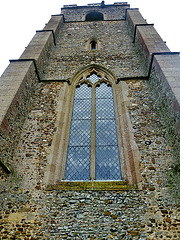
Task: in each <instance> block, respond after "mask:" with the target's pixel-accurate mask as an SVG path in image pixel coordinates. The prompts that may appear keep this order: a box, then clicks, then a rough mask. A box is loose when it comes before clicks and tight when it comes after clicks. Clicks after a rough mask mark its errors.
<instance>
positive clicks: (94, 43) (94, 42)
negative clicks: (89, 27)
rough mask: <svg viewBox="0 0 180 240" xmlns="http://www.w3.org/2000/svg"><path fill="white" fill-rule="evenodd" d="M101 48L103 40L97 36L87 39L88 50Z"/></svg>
mask: <svg viewBox="0 0 180 240" xmlns="http://www.w3.org/2000/svg"><path fill="white" fill-rule="evenodd" d="M100 49H101V42H100V41H99V40H98V39H96V38H91V39H89V40H88V41H87V45H86V50H88V51H94V50H100Z"/></svg>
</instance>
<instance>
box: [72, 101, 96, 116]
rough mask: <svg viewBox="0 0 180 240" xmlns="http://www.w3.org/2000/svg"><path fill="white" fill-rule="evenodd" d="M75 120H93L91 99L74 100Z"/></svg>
mask: <svg viewBox="0 0 180 240" xmlns="http://www.w3.org/2000/svg"><path fill="white" fill-rule="evenodd" d="M72 118H73V119H91V99H74V107H73V115H72Z"/></svg>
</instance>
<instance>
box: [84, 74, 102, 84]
mask: <svg viewBox="0 0 180 240" xmlns="http://www.w3.org/2000/svg"><path fill="white" fill-rule="evenodd" d="M99 79H101V78H100V77H98V76H97V75H96V74H95V73H93V74H92V75H90V77H88V78H87V80H89V81H90V82H92V83H96V82H97V81H98V80H99Z"/></svg>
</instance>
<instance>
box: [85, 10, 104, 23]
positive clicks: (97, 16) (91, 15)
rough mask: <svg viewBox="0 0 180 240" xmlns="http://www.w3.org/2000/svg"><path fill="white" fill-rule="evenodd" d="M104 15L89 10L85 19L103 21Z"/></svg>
mask: <svg viewBox="0 0 180 240" xmlns="http://www.w3.org/2000/svg"><path fill="white" fill-rule="evenodd" d="M103 20H104V15H103V13H101V12H95V11H94V12H89V13H87V14H86V16H85V21H103Z"/></svg>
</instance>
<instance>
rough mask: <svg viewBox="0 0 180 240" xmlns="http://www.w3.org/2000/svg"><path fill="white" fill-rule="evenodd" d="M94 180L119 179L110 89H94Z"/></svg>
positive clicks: (104, 85)
mask: <svg viewBox="0 0 180 240" xmlns="http://www.w3.org/2000/svg"><path fill="white" fill-rule="evenodd" d="M96 179H97V180H118V179H121V173H120V160H119V149H118V143H117V132H116V121H115V114H114V103H113V95H112V88H111V87H107V85H106V84H105V83H103V84H101V85H100V87H97V88H96Z"/></svg>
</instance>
